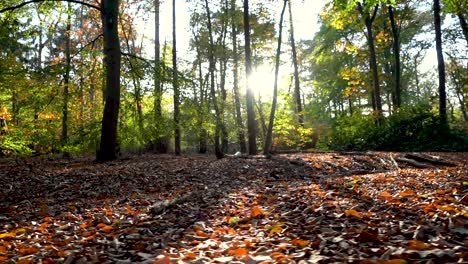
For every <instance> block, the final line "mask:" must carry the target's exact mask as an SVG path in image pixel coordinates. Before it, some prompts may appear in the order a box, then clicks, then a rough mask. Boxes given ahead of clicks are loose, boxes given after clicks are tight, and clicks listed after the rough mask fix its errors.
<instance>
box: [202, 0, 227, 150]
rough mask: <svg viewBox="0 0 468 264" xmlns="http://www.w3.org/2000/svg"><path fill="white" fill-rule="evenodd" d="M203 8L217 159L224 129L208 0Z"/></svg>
mask: <svg viewBox="0 0 468 264" xmlns="http://www.w3.org/2000/svg"><path fill="white" fill-rule="evenodd" d="M205 10H206V17H207V22H208V37H209V44H210V48H209V49H208V60H209V65H210V66H209V71H210V94H211V100H212V102H213V108H214V110H215V119H216V128H215V155H216V157H217V158H218V159H221V158H223V157H224V154H223V151H222V149H221V148H220V144H219V132H220V131H224V130H225V128H223V124H222V121H221V111H220V109H219V106H218V102H217V100H216V90H215V74H214V71H215V59H214V55H213V51H214V41H213V31H212V27H211V12H210V8H209V5H208V0H205Z"/></svg>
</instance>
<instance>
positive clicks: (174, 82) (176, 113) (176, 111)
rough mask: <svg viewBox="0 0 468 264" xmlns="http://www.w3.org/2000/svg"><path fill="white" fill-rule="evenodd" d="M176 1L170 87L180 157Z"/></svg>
mask: <svg viewBox="0 0 468 264" xmlns="http://www.w3.org/2000/svg"><path fill="white" fill-rule="evenodd" d="M175 2H176V0H172V68H173V69H172V86H173V88H174V126H175V129H174V150H175V154H176V155H180V152H181V151H180V137H181V136H180V116H179V115H180V113H179V111H180V110H179V100H180V99H179V93H180V92H179V83H178V79H177V32H176V5H175Z"/></svg>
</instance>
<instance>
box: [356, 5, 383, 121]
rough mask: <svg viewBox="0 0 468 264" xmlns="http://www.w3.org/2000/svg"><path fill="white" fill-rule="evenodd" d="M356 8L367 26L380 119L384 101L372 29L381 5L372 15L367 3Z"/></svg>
mask: <svg viewBox="0 0 468 264" xmlns="http://www.w3.org/2000/svg"><path fill="white" fill-rule="evenodd" d="M356 7H357V9H358V11H359V14H360V15H361V17H362V18H364V24H365V25H366V30H367V34H366V38H367V47H368V49H369V65H370V69H371V71H372V84H373V85H372V87H373V90H372V101H373V104H372V105H373V108H374V111H376V112H377V118H378V119H380V118H381V117H382V101H381V98H380V86H379V72H378V69H377V56H376V54H375V45H374V33H373V28H372V23H373V22H374V20H375V17H376V15H377V11H378V9H379V5H378V4H376V5H375V6H373V9H374V10H373V12H372V14H370V11H369V9H370V7H369V6H367V4H366V2H365V1H364V0H363V2H362V3H361V2H357V3H356Z"/></svg>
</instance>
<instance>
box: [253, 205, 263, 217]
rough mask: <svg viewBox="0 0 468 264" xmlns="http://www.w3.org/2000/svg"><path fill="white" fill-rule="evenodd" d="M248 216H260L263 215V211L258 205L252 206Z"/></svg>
mask: <svg viewBox="0 0 468 264" xmlns="http://www.w3.org/2000/svg"><path fill="white" fill-rule="evenodd" d="M250 216H252V217H253V218H257V217H261V216H263V211H262V209H260V207H259V206H254V207H253V208H252V213H251V214H250Z"/></svg>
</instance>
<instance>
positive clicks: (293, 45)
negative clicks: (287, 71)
mask: <svg viewBox="0 0 468 264" xmlns="http://www.w3.org/2000/svg"><path fill="white" fill-rule="evenodd" d="M291 9H292V8H291V1H289V27H290V29H289V30H290V33H291V35H290V41H291V49H292V55H293V57H292V59H293V66H294V98H295V100H296V115H297V121H298V122H299V125H300V126H301V127H304V113H303V112H302V102H301V86H300V80H299V67H298V65H297V50H296V40H295V38H294V22H293V16H292V10H291Z"/></svg>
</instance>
